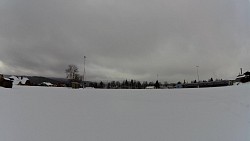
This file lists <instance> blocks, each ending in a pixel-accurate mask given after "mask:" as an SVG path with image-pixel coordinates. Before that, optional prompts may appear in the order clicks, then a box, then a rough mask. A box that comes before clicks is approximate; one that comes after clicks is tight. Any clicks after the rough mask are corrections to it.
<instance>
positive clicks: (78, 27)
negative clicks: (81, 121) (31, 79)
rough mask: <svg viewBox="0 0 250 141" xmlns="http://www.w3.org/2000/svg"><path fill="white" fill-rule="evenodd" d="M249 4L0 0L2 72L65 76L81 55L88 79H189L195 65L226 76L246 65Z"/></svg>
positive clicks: (204, 76) (175, 0)
mask: <svg viewBox="0 0 250 141" xmlns="http://www.w3.org/2000/svg"><path fill="white" fill-rule="evenodd" d="M249 8H250V5H249V1H246V0H239V1H237V2H236V1H227V0H219V1H218V0H210V1H206V0H189V1H186V0H156V1H149V0H133V1H132V0H128V1H121V0H106V1H101V0H83V1H82V0H76V1H66V0H43V1H39V0H13V1H7V0H0V18H1V19H4V20H1V21H0V42H1V45H0V49H1V52H0V61H1V62H3V63H4V65H0V71H1V72H3V73H9V72H12V73H26V74H37V75H45V76H52V75H53V76H57V77H64V76H65V74H64V70H65V68H66V67H67V65H68V64H72V63H73V64H76V65H78V66H79V68H80V69H81V68H82V64H83V55H86V56H87V72H88V75H89V77H88V78H89V79H93V80H104V79H106V80H107V79H117V80H120V79H126V78H127V79H133V78H135V79H140V80H155V79H156V75H157V74H159V76H160V78H161V80H162V81H165V80H166V81H178V80H181V81H182V79H187V80H193V79H195V78H196V68H195V66H196V65H199V66H200V67H199V69H200V74H201V78H202V79H208V78H210V77H218V78H225V79H231V78H233V77H235V75H237V73H238V70H239V68H240V67H243V68H244V69H245V70H250V66H249V65H248V61H246V60H249V59H250V57H248V55H247V53H249V51H250V49H249V44H250V38H249V37H250V35H249V34H250V28H249V26H250V17H249V13H250V9H249ZM0 64H1V63H0ZM7 68H10V69H11V71H8V69H7ZM81 73H82V72H81Z"/></svg>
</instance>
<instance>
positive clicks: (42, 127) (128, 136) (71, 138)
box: [0, 85, 250, 141]
mask: <svg viewBox="0 0 250 141" xmlns="http://www.w3.org/2000/svg"><path fill="white" fill-rule="evenodd" d="M0 141H250V85H240V86H231V87H223V88H202V89H176V90H169V89H166V90H98V89H84V90H83V89H79V90H72V89H68V88H45V87H20V86H19V87H18V86H15V87H14V88H13V89H5V88H0Z"/></svg>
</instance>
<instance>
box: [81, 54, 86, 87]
mask: <svg viewBox="0 0 250 141" xmlns="http://www.w3.org/2000/svg"><path fill="white" fill-rule="evenodd" d="M86 58H87V57H86V56H84V57H83V77H82V78H83V80H82V81H83V88H85V76H86V71H85V63H86Z"/></svg>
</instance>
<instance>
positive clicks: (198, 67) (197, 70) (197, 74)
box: [196, 66, 200, 88]
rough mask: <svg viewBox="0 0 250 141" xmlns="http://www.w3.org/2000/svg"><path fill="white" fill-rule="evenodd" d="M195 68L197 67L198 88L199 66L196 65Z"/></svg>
mask: <svg viewBox="0 0 250 141" xmlns="http://www.w3.org/2000/svg"><path fill="white" fill-rule="evenodd" d="M196 69H197V77H198V88H199V87H200V86H199V83H200V78H199V66H196Z"/></svg>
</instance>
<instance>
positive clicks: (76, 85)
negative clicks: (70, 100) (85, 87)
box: [71, 82, 80, 89]
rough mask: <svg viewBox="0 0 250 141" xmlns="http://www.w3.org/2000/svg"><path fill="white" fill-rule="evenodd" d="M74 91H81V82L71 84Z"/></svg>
mask: <svg viewBox="0 0 250 141" xmlns="http://www.w3.org/2000/svg"><path fill="white" fill-rule="evenodd" d="M71 86H72V89H79V88H80V83H79V82H71Z"/></svg>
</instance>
